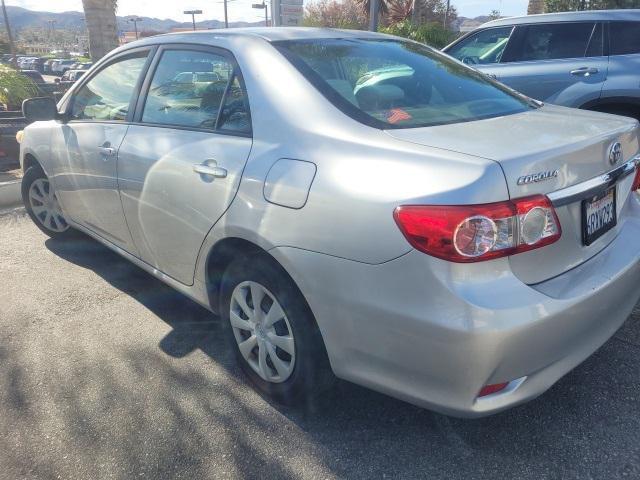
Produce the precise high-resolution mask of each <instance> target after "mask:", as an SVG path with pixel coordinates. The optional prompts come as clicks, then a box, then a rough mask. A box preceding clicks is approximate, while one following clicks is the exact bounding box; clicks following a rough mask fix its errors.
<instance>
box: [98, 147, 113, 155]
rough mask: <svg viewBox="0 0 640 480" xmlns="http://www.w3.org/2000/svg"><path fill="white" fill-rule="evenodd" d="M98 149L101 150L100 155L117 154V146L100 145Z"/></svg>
mask: <svg viewBox="0 0 640 480" xmlns="http://www.w3.org/2000/svg"><path fill="white" fill-rule="evenodd" d="M98 151H99V152H100V155H104V156H105V157H113V156H114V155H115V154H116V149H115V148H113V147H105V146H103V145H100V146H99V147H98Z"/></svg>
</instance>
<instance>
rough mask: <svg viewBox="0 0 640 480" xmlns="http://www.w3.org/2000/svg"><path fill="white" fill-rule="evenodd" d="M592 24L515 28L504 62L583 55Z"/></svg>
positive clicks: (593, 25) (591, 32)
mask: <svg viewBox="0 0 640 480" xmlns="http://www.w3.org/2000/svg"><path fill="white" fill-rule="evenodd" d="M594 27H595V24H594V23H592V22H590V23H551V24H540V25H525V26H521V27H517V28H516V31H515V34H514V36H513V38H512V42H511V46H510V50H509V52H508V56H507V57H508V58H505V59H503V62H504V61H510V62H526V61H532V60H555V59H561V58H581V57H584V56H585V55H586V52H587V48H588V46H589V40H590V39H591V36H592V34H593V31H594Z"/></svg>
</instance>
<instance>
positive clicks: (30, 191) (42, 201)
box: [22, 165, 71, 237]
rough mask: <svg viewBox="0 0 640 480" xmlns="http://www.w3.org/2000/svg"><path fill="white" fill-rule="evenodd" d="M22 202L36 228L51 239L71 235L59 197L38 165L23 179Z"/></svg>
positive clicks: (26, 173) (28, 170) (30, 168)
mask: <svg viewBox="0 0 640 480" xmlns="http://www.w3.org/2000/svg"><path fill="white" fill-rule="evenodd" d="M22 202H23V203H24V206H25V208H26V209H27V213H28V214H29V216H30V217H31V220H33V222H34V223H35V224H36V226H37V227H38V228H39V229H40V230H42V231H43V232H44V233H46V234H47V235H49V236H50V237H64V236H67V235H68V234H69V231H70V228H71V227H69V224H68V223H67V221H66V219H65V218H64V215H63V213H62V210H61V209H60V204H59V203H58V197H57V196H56V192H55V191H54V189H53V186H52V185H51V183H50V182H49V179H48V178H47V176H46V174H45V173H44V171H43V170H42V168H40V167H39V166H38V165H34V166H32V167H29V168H28V169H27V171H26V172H25V174H24V177H22Z"/></svg>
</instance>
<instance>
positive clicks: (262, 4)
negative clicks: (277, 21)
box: [251, 1, 269, 27]
mask: <svg viewBox="0 0 640 480" xmlns="http://www.w3.org/2000/svg"><path fill="white" fill-rule="evenodd" d="M251 8H258V9H263V8H264V26H265V27H268V26H269V18H268V17H267V4H266V3H265V2H264V1H263V2H262V3H253V4H251Z"/></svg>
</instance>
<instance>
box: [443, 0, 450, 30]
mask: <svg viewBox="0 0 640 480" xmlns="http://www.w3.org/2000/svg"><path fill="white" fill-rule="evenodd" d="M449 9H451V0H447V9H446V10H445V11H444V21H443V22H442V26H443V27H444V28H445V30H446V29H447V26H448V23H449Z"/></svg>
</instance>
